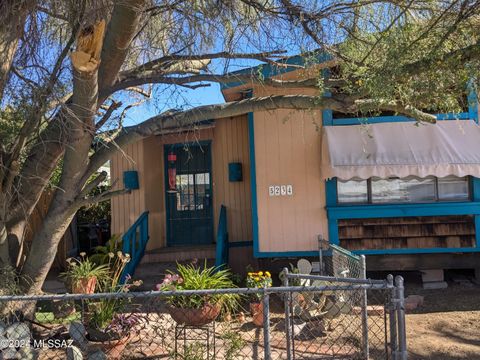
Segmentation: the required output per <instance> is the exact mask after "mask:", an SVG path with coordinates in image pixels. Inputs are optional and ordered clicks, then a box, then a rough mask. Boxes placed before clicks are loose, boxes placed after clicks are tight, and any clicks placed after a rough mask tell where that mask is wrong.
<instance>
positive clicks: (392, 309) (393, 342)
mask: <svg viewBox="0 0 480 360" xmlns="http://www.w3.org/2000/svg"><path fill="white" fill-rule="evenodd" d="M387 283H388V287H389V288H390V289H391V290H390V291H391V294H390V303H389V304H388V317H389V320H390V349H391V351H392V358H393V360H397V358H398V356H397V351H398V348H397V318H396V309H397V288H396V287H395V286H394V285H393V275H392V274H389V275H388V276H387Z"/></svg>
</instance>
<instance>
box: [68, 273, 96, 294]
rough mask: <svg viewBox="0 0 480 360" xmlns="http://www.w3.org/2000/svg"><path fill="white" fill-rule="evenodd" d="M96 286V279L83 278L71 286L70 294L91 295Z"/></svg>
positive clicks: (92, 277) (93, 277)
mask: <svg viewBox="0 0 480 360" xmlns="http://www.w3.org/2000/svg"><path fill="white" fill-rule="evenodd" d="M96 285H97V278H96V277H95V276H91V277H89V278H83V279H80V280H78V281H76V282H74V283H73V284H72V292H73V293H74V294H93V293H94V292H95V286H96Z"/></svg>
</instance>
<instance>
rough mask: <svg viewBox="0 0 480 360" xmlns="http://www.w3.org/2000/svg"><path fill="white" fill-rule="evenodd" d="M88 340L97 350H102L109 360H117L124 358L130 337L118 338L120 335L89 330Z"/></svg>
mask: <svg viewBox="0 0 480 360" xmlns="http://www.w3.org/2000/svg"><path fill="white" fill-rule="evenodd" d="M88 339H89V340H90V341H91V343H92V344H93V346H94V347H95V348H98V349H100V350H102V351H103V352H104V353H105V355H107V358H108V359H112V360H117V359H121V358H122V353H123V351H124V350H125V348H126V347H127V345H128V343H129V341H130V335H127V336H124V337H123V338H118V335H117V336H115V335H112V334H109V333H105V332H103V331H100V330H96V329H88Z"/></svg>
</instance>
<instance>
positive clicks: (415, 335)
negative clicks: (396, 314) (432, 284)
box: [406, 281, 480, 360]
mask: <svg viewBox="0 0 480 360" xmlns="http://www.w3.org/2000/svg"><path fill="white" fill-rule="evenodd" d="M408 284H409V282H408V281H407V288H406V292H407V295H408V294H418V295H423V296H424V297H425V303H424V305H423V306H422V307H421V308H418V309H416V310H414V311H412V312H411V313H409V314H407V339H408V350H409V351H408V352H409V359H410V360H424V359H436V360H453V359H458V360H460V359H462V360H467V359H468V360H474V359H479V360H480V286H478V285H473V284H467V285H458V284H455V283H452V282H449V287H448V288H447V289H442V290H423V289H422V288H421V287H419V285H418V284H413V285H412V283H410V285H408Z"/></svg>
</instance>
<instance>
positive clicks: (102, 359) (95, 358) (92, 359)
mask: <svg viewBox="0 0 480 360" xmlns="http://www.w3.org/2000/svg"><path fill="white" fill-rule="evenodd" d="M88 360H108V357H107V355H105V353H104V352H103V351H102V350H97V351H95V352H93V353H91V354H89V355H88Z"/></svg>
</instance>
